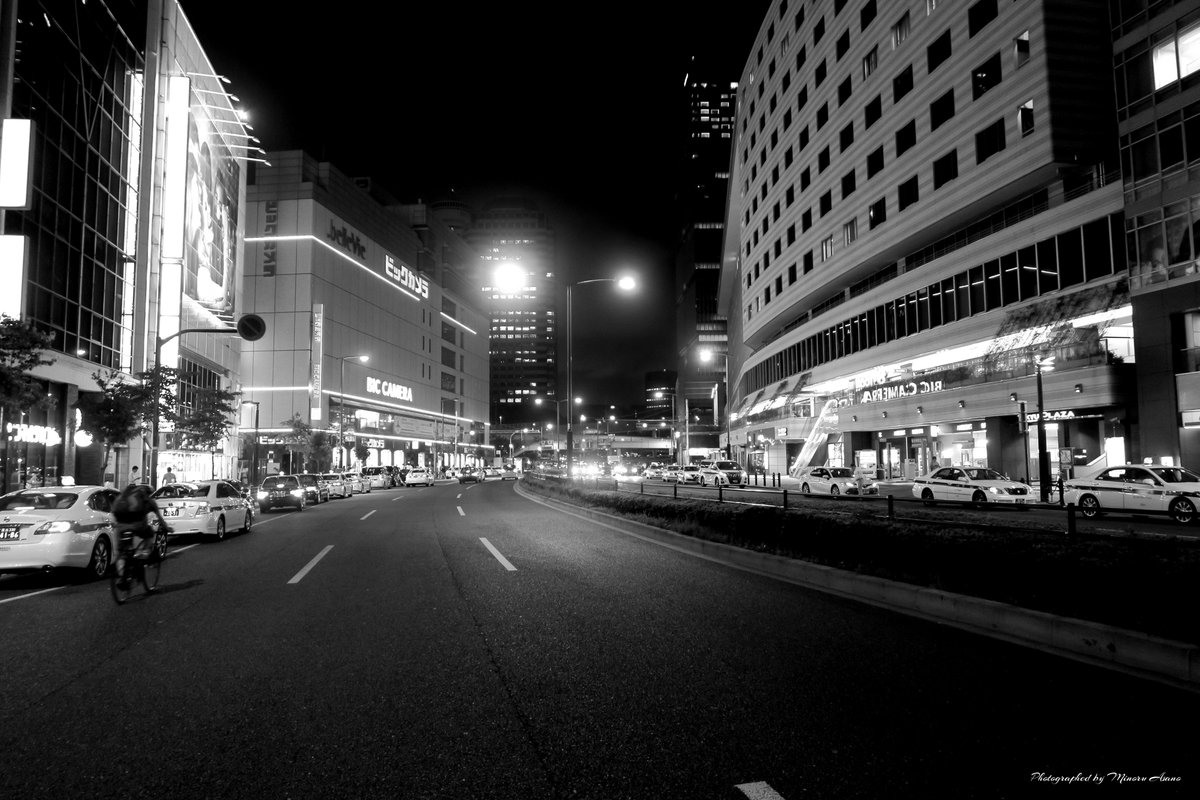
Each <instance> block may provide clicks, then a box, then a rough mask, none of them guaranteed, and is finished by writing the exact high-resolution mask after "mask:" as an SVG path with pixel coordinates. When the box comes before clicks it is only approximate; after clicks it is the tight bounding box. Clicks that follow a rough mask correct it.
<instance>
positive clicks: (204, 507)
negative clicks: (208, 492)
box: [196, 503, 212, 514]
mask: <svg viewBox="0 0 1200 800" xmlns="http://www.w3.org/2000/svg"><path fill="white" fill-rule="evenodd" d="M210 511H212V509H211V508H210V507H209V505H208V503H201V504H200V505H198V506H196V513H197V514H207V513H209V512H210Z"/></svg>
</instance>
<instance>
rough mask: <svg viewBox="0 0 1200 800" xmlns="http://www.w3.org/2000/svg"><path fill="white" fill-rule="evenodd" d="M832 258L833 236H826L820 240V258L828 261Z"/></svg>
mask: <svg viewBox="0 0 1200 800" xmlns="http://www.w3.org/2000/svg"><path fill="white" fill-rule="evenodd" d="M831 258H833V237H832V236H827V237H825V239H824V240H822V242H821V260H822V261H828V260H829V259H831Z"/></svg>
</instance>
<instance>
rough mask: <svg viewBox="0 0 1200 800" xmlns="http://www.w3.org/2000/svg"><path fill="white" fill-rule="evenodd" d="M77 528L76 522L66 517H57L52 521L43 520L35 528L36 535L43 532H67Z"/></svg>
mask: <svg viewBox="0 0 1200 800" xmlns="http://www.w3.org/2000/svg"><path fill="white" fill-rule="evenodd" d="M74 529H75V524H74V523H73V522H69V521H67V520H65V519H56V520H52V521H50V522H43V523H42V524H41V525H38V526H37V527H36V528H34V529H33V532H34V534H35V535H37V534H42V533H67V532H69V531H72V530H74Z"/></svg>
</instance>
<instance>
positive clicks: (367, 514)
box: [358, 509, 379, 522]
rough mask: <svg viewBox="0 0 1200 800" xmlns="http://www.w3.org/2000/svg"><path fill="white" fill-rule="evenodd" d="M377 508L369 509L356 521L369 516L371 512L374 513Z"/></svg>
mask: <svg viewBox="0 0 1200 800" xmlns="http://www.w3.org/2000/svg"><path fill="white" fill-rule="evenodd" d="M378 510H379V509H373V510H371V511H368V512H367V513H365V514H363V515H362V516H361V517H359V518H358V521H359V522H362V521H363V520H364V519H366V518H367V517H369V516H371V515H372V514H374V513H375V512H376V511H378Z"/></svg>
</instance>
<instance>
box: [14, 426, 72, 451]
mask: <svg viewBox="0 0 1200 800" xmlns="http://www.w3.org/2000/svg"><path fill="white" fill-rule="evenodd" d="M5 429H6V430H7V431H8V438H9V440H10V441H13V442H25V443H26V444H44V445H47V446H48V447H53V446H55V445H57V444H60V443H61V442H62V436H60V435H59V434H58V431H56V430H55V429H54V428H47V427H45V426H44V425H26V424H25V423H23V422H10V423H8V424H7V425H6V426H5Z"/></svg>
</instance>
